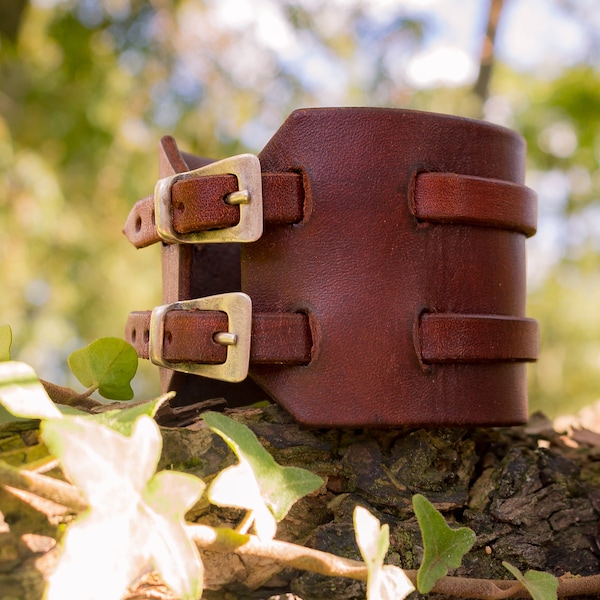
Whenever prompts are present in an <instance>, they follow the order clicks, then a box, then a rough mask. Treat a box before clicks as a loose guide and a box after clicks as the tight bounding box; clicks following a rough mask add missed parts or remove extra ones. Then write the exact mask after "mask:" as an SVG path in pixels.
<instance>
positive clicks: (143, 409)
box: [90, 392, 175, 436]
mask: <svg viewBox="0 0 600 600" xmlns="http://www.w3.org/2000/svg"><path fill="white" fill-rule="evenodd" d="M174 396H175V392H168V393H166V394H162V395H161V396H159V397H158V398H154V399H153V400H148V401H147V402H140V403H138V404H135V405H134V406H126V407H125V408H117V409H114V410H106V411H103V412H101V413H97V414H94V415H90V418H91V419H94V421H96V423H100V424H101V425H106V426H107V427H110V428H111V429H113V430H114V431H117V432H119V433H121V434H123V435H127V436H129V435H131V433H132V431H133V427H134V424H135V422H136V420H137V419H138V417H141V416H142V415H147V416H149V417H154V415H155V414H156V411H157V410H158V409H159V408H160V407H161V406H162V405H163V404H164V403H165V402H167V401H168V400H170V399H171V398H173V397H174Z"/></svg>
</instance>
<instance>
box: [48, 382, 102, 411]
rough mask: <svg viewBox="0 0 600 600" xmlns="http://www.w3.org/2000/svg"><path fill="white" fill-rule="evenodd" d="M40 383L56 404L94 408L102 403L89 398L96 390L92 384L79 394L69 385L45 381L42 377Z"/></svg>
mask: <svg viewBox="0 0 600 600" xmlns="http://www.w3.org/2000/svg"><path fill="white" fill-rule="evenodd" d="M40 383H41V384H42V385H43V386H44V389H45V390H46V393H47V394H48V396H50V398H52V400H53V401H54V402H56V403H57V404H64V405H66V406H75V407H80V408H88V409H91V408H96V407H97V406H101V405H102V404H101V403H100V402H97V401H96V400H94V399H93V398H90V395H91V394H93V393H94V392H95V391H96V389H97V386H92V387H91V388H88V389H87V390H85V392H83V393H81V394H79V393H78V392H76V391H75V390H73V389H71V388H70V387H65V386H63V385H57V384H56V383H52V382H50V381H45V380H44V379H40Z"/></svg>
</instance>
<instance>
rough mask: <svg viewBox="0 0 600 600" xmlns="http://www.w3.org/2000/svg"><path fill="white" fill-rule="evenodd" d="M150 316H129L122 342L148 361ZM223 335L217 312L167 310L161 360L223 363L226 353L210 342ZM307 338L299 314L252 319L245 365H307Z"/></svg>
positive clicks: (305, 318)
mask: <svg viewBox="0 0 600 600" xmlns="http://www.w3.org/2000/svg"><path fill="white" fill-rule="evenodd" d="M151 314H152V313H151V311H138V312H132V313H130V314H129V318H128V320H127V325H126V329H125V337H126V339H127V341H128V342H129V343H130V344H131V345H132V346H133V347H134V348H135V349H136V351H137V353H138V356H140V357H141V358H148V357H149V339H150V315H151ZM221 331H227V315H225V313H222V312H219V311H198V310H194V311H184V310H172V311H170V312H168V313H167V315H166V317H165V340H164V349H163V358H164V359H165V360H168V361H169V362H191V363H207V364H217V363H223V362H225V359H226V355H227V349H226V347H225V346H222V345H221V344H218V343H217V342H215V341H214V340H213V336H214V334H215V333H218V332H221ZM311 349H312V335H311V329H310V323H309V317H308V315H306V314H304V313H254V314H253V316H252V344H251V346H250V362H252V363H257V364H283V365H302V364H308V363H309V362H310V359H311Z"/></svg>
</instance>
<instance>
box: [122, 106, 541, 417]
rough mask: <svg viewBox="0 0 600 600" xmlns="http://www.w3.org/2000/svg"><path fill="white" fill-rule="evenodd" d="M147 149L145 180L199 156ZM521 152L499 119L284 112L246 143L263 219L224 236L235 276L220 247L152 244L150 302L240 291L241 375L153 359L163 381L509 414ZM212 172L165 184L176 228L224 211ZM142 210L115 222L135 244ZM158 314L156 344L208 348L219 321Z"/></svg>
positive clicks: (517, 368)
mask: <svg viewBox="0 0 600 600" xmlns="http://www.w3.org/2000/svg"><path fill="white" fill-rule="evenodd" d="M161 152H162V154H161V176H166V175H170V174H172V173H174V172H180V171H183V170H187V169H190V168H194V167H196V166H200V165H201V164H203V161H202V159H199V158H197V157H193V156H191V155H187V154H183V155H181V154H179V153H178V151H177V149H176V146H175V144H174V142H173V141H172V140H170V141H169V140H166V141H163V143H162V145H161ZM524 152H525V147H524V143H523V141H522V139H521V138H520V137H519V136H518V135H516V134H515V133H513V132H510V131H508V130H506V129H503V128H499V127H496V126H493V125H490V124H485V123H482V122H477V121H471V120H466V119H460V118H456V117H449V116H445V115H436V114H430V113H422V112H416V111H404V110H394V109H367V108H360V109H352V108H343V109H309V110H301V111H296V112H294V113H293V114H292V115H291V116H290V117H289V118H288V120H287V121H286V122H285V123H284V124H283V126H282V127H281V128H280V130H279V131H278V132H277V133H276V134H275V135H274V137H273V138H272V140H271V141H270V142H269V143H268V144H267V146H266V147H265V149H264V150H263V151H262V152H261V153H260V155H259V158H260V163H261V169H262V171H263V187H264V189H265V192H266V194H265V230H264V233H263V235H262V237H261V238H260V239H259V240H258V241H257V242H253V243H250V244H243V245H242V247H241V282H240V275H239V262H240V258H239V257H240V251H239V248H237V247H236V246H234V245H233V246H232V245H229V244H226V245H216V246H213V245H193V246H192V245H185V244H184V245H179V244H174V245H164V246H163V286H164V294H163V298H164V301H165V302H172V301H175V300H180V299H187V298H192V297H195V296H203V295H208V294H210V293H218V292H223V291H230V290H233V289H239V288H240V287H241V289H242V290H243V291H244V292H246V293H248V294H249V295H250V297H251V298H252V302H253V313H254V325H253V334H252V336H253V346H252V351H251V365H250V376H251V377H250V378H249V379H247V380H246V381H245V382H244V383H242V384H225V383H221V382H215V381H210V380H206V379H204V378H201V377H196V376H193V375H185V374H181V373H173V372H171V371H168V370H163V372H162V381H163V388H164V389H176V390H177V392H178V396H179V402H180V403H181V402H190V401H193V400H194V399H199V398H202V397H211V395H213V396H214V395H224V396H225V397H226V398H228V400H230V401H232V403H234V404H243V403H247V402H251V401H254V400H256V399H258V398H259V397H260V395H261V393H262V392H261V391H260V389H259V388H257V387H256V386H255V384H254V383H253V382H256V383H258V384H259V386H260V388H262V389H263V390H265V391H266V392H268V394H269V395H270V396H271V397H272V398H274V399H275V400H276V401H277V402H279V403H280V404H281V405H282V406H284V407H285V408H286V409H287V410H288V411H290V412H291V413H292V415H293V416H294V417H295V418H296V419H297V420H298V421H300V422H303V423H306V424H308V425H314V426H336V427H348V426H374V427H386V426H401V425H427V426H437V425H508V424H513V423H520V422H523V421H524V420H525V419H526V417H527V392H526V373H525V368H526V365H525V362H526V361H529V360H533V359H535V357H536V356H537V352H538V348H537V345H538V332H537V323H536V322H535V321H533V320H531V319H527V318H526V317H525V312H524V311H525V238H526V236H529V235H532V234H533V233H534V232H535V226H536V210H535V209H536V205H535V194H534V193H533V192H532V191H531V190H529V189H528V188H526V187H525V186H523V175H524V174H523V168H524ZM202 179H205V180H208V179H211V181H210V182H208V181H206V182H203V181H202ZM217 179H218V178H215V179H214V180H213V179H212V178H199V179H195V180H189V182H185V183H183V182H182V183H181V184H177V185H178V186H179V189H175V187H174V189H173V219H174V221H177V219H179V220H180V221H179V224H177V223H176V228H177V230H178V231H183V232H185V231H193V230H195V229H206V228H211V227H221V226H224V225H223V224H222V222H223V220H224V219H225V221H226V222H227V224H231V223H234V222H235V219H236V218H237V217H236V216H235V215H236V212H235V211H237V208H235V210H233V211H232V210H231V207H226V208H225V209H223V208H222V207H221V205H222V202H221V200H220V198H221V195H222V194H223V193H227V192H230V191H233V189H235V181H233V182H232V181H231V179H232V178H231V176H228V175H225V176H224V177H221V181H220V183H219V182H218V181H217ZM265 182H266V186H265ZM232 183H233V186H232ZM217 184H218V185H217ZM219 185H220V186H221V187H220V188H219V189H220V190H221V191H220V193H219V194H216V196H215V194H214V193H213V192H211V186H214V187H215V189H216V188H217V187H218V186H219ZM211 194H212V195H211ZM213 196H214V197H213ZM299 203H300V204H301V205H302V210H299ZM151 213H152V201H151V199H147V200H144V201H140V202H139V203H138V204H137V205H136V207H135V208H134V210H133V211H132V214H131V215H130V218H129V219H128V223H127V225H126V227H125V232H126V234H127V235H128V237H129V239H130V240H131V241H132V243H134V244H135V245H136V246H138V247H142V246H144V245H147V244H149V243H153V242H155V241H156V240H157V239H158V237H157V235H156V230H155V226H154V224H153V216H152V214H151ZM300 213H301V214H300ZM142 217H143V218H142ZM299 217H301V218H299ZM176 312H177V311H176ZM176 312H175V313H169V320H170V324H168V325H167V329H169V328H170V333H169V335H170V337H172V340H170V341H169V344H166V345H165V348H166V350H165V353H169V356H172V358H173V360H177V359H190V358H191V359H193V360H196V359H199V360H200V359H202V360H201V362H202V361H206V362H215V361H221V360H223V358H224V356H225V350H224V348H223V347H218V346H217V345H215V344H214V343H213V342H212V333H211V332H213V331H216V330H219V329H222V328H223V327H224V325H223V323H221V324H220V325H219V326H217V325H213V324H210V325H209V324H208V323H214V322H216V321H219V320H222V318H223V315H222V313H221V314H220V316H219V313H216V314H214V313H213V315H212V316H211V315H208V314H207V315H201V318H200V317H199V316H198V314H196V315H193V314H192V315H189V314H187V315H186V314H179V315H177V314H176ZM148 320H149V313H132V315H131V317H130V321H129V323H128V328H127V335H128V337H129V339H130V341H132V343H134V344H135V345H136V348H137V349H138V353H139V354H140V355H141V356H147V355H148V347H147V339H144V338H143V337H142V336H140V335H138V336H137V339H136V331H137V330H140V331H143V330H145V331H146V332H147V328H148ZM204 330H206V331H207V332H208V333H206V335H205V336H204V337H202V332H203V331H204ZM171 332H172V333H173V335H172V336H171ZM204 338H206V339H204ZM211 344H212V346H211ZM288 346H289V347H288Z"/></svg>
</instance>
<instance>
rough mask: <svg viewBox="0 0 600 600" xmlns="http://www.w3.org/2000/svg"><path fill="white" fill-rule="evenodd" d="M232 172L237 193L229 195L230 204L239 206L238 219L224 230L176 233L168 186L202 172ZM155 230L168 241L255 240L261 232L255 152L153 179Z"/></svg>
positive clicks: (261, 220) (213, 242)
mask: <svg viewBox="0 0 600 600" xmlns="http://www.w3.org/2000/svg"><path fill="white" fill-rule="evenodd" d="M226 174H229V175H235V177H236V178H237V180H238V188H239V191H238V192H233V194H231V196H232V201H231V202H230V203H231V204H237V205H239V207H240V220H239V221H238V223H237V224H236V225H233V226H232V227H227V228H224V229H210V230H207V231H195V232H191V233H178V232H177V231H175V228H174V226H173V214H172V203H171V189H172V188H173V185H174V184H175V183H176V182H177V181H182V180H185V179H192V178H194V177H202V176H205V175H226ZM154 213H155V219H156V230H157V232H158V235H159V236H160V238H161V239H162V240H163V241H164V242H167V243H171V244H218V243H230V242H255V241H256V240H258V239H259V238H260V236H261V235H262V232H263V202H262V175H261V171H260V161H259V160H258V157H257V156H256V155H255V154H238V155H237V156H230V157H229V158H224V159H223V160H219V161H216V162H213V163H210V164H208V165H205V166H204V167H200V168H198V169H194V170H192V171H184V172H183V173H175V175H171V176H170V177H164V178H162V179H159V180H158V181H157V182H156V185H155V187H154Z"/></svg>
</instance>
